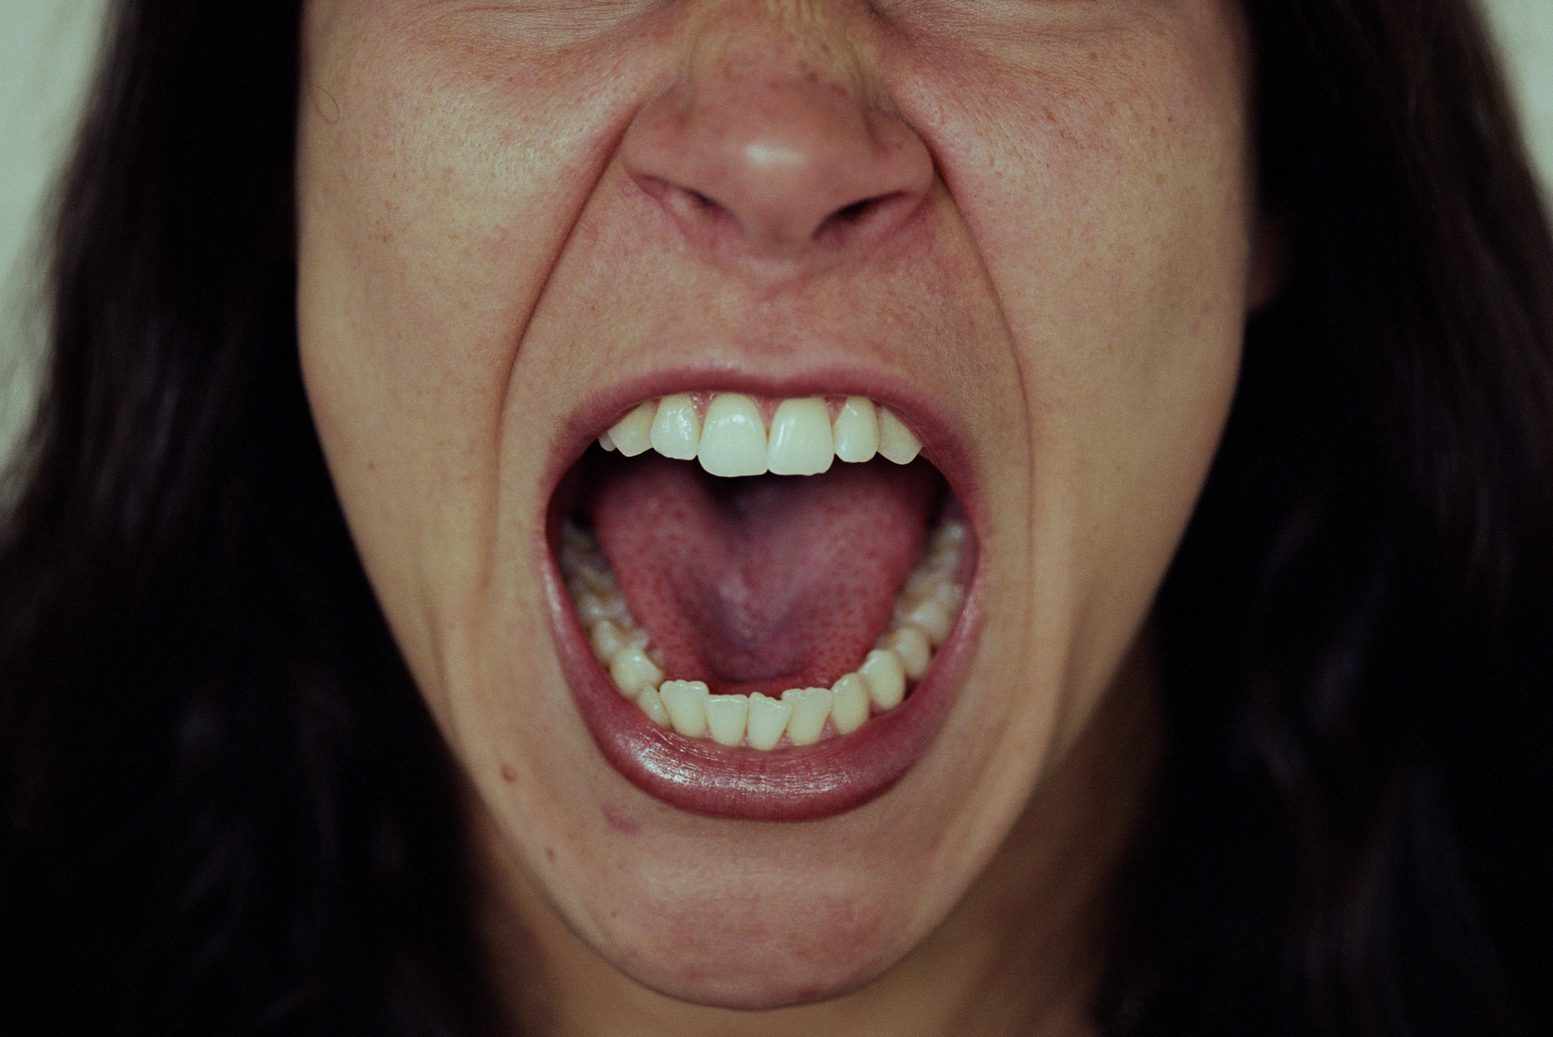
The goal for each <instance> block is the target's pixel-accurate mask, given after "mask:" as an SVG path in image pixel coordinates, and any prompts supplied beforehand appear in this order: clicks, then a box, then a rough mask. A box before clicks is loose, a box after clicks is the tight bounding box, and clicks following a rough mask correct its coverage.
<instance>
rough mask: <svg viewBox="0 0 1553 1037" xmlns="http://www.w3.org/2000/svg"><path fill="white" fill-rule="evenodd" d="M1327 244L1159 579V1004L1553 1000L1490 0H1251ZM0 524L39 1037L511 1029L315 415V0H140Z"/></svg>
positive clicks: (1357, 1021) (85, 156) (1128, 1026)
mask: <svg viewBox="0 0 1553 1037" xmlns="http://www.w3.org/2000/svg"><path fill="white" fill-rule="evenodd" d="M1246 6H1247V9H1248V15H1249V18H1250V21H1251V24H1252V29H1253V34H1254V37H1255V45H1256V56H1257V66H1258V73H1257V82H1258V94H1257V110H1256V126H1257V128H1258V132H1259V137H1260V140H1259V155H1258V158H1259V163H1260V173H1261V186H1262V194H1263V202H1264V205H1265V207H1266V208H1267V210H1268V211H1270V212H1272V213H1275V214H1276V215H1277V216H1278V217H1279V218H1280V220H1281V222H1282V225H1283V226H1284V227H1285V228H1286V233H1287V245H1288V262H1287V270H1286V279H1285V283H1284V285H1283V289H1282V291H1281V292H1280V294H1279V296H1278V298H1277V299H1276V300H1275V301H1274V302H1273V303H1272V304H1271V305H1269V306H1268V307H1267V308H1266V309H1265V310H1264V311H1262V312H1260V313H1259V314H1257V315H1256V317H1255V318H1254V319H1253V321H1252V323H1251V326H1250V327H1249V329H1248V332H1247V344H1246V360H1245V369H1244V375H1243V379H1242V384H1241V386H1240V391H1239V396H1238V399H1237V401H1236V405H1235V410H1234V414H1233V415H1232V419H1231V423H1230V428H1229V430H1228V432H1227V435H1226V439H1225V443H1224V447H1223V449H1222V451H1221V455H1220V457H1219V459H1218V462H1217V464H1216V466H1215V470H1214V473H1213V475H1212V477H1211V479H1210V483H1209V486H1208V487H1207V489H1206V491H1205V494H1204V499H1203V501H1202V504H1201V507H1200V509H1199V512H1198V514H1197V515H1196V517H1195V518H1194V521H1193V524H1192V527H1191V529H1190V531H1189V533H1188V537H1187V542H1186V544H1185V545H1184V546H1183V549H1182V551H1181V553H1180V556H1179V557H1178V559H1177V561H1176V563H1175V566H1174V568H1173V570H1172V572H1171V574H1170V577H1169V579H1168V581H1167V584H1166V587H1165V589H1164V591H1163V593H1162V596H1161V599H1160V602H1159V606H1158V619H1159V624H1160V630H1161V635H1162V637H1161V640H1162V643H1163V649H1164V653H1165V669H1166V701H1165V708H1166V714H1167V723H1168V739H1167V751H1166V759H1165V761H1164V764H1163V766H1162V768H1161V771H1160V774H1159V776H1158V780H1157V783H1156V788H1155V803H1154V807H1153V809H1152V810H1151V811H1150V813H1149V818H1150V821H1149V824H1148V826H1147V828H1146V830H1145V831H1143V832H1141V833H1140V834H1139V837H1138V841H1137V845H1136V847H1135V849H1134V852H1133V854H1132V855H1131V857H1130V859H1129V861H1128V864H1127V867H1126V868H1125V869H1124V872H1123V874H1122V875H1121V876H1119V889H1118V905H1119V914H1118V921H1117V931H1116V934H1115V938H1114V953H1113V954H1112V957H1111V968H1110V974H1109V978H1108V982H1107V986H1106V990H1105V992H1104V995H1103V997H1102V999H1101V1003H1100V1005H1099V1006H1098V1008H1097V1010H1098V1011H1099V1013H1100V1016H1101V1019H1102V1023H1103V1025H1104V1026H1105V1027H1106V1028H1108V1029H1109V1030H1111V1031H1113V1032H1117V1033H1123V1032H1140V1033H1194V1034H1215V1033H1222V1034H1246V1033H1258V1034H1277V1033H1290V1034H1293V1033H1312V1032H1321V1033H1345V1034H1346V1033H1355V1034H1358V1033H1387V1034H1393V1033H1394V1034H1462V1033H1477V1032H1483V1033H1496V1034H1518V1033H1527V1034H1531V1033H1536V1032H1543V1031H1545V1030H1546V1029H1547V1028H1548V1027H1549V1025H1550V1023H1553V1008H1550V1005H1549V1000H1548V999H1549V996H1550V995H1549V989H1550V985H1549V984H1548V983H1547V982H1546V980H1547V977H1548V976H1549V975H1550V974H1553V956H1550V950H1549V936H1548V933H1549V931H1550V930H1553V905H1550V903H1549V898H1550V892H1549V888H1550V887H1549V883H1548V882H1547V876H1548V875H1549V874H1553V860H1550V858H1549V855H1548V851H1547V850H1546V849H1545V848H1543V847H1542V845H1541V841H1539V840H1538V839H1537V838H1536V836H1537V835H1538V834H1541V833H1543V832H1545V830H1546V828H1547V826H1548V821H1547V819H1548V818H1549V817H1553V802H1550V797H1553V781H1550V779H1549V776H1548V768H1547V765H1546V763H1545V760H1546V758H1547V746H1548V744H1549V743H1550V739H1553V723H1550V711H1553V688H1550V677H1553V636H1550V634H1549V631H1553V557H1550V552H1553V529H1550V526H1553V519H1550V516H1553V463H1550V454H1553V247H1550V243H1549V235H1548V230H1547V226H1546V223H1545V220H1544V217H1543V215H1542V210H1541V208H1540V206H1539V203H1538V199H1537V195H1536V191H1535V187H1534V184H1533V182H1532V179H1531V176H1530V174H1529V172H1528V169H1527V163H1526V161H1525V158H1524V156H1523V154H1522V151H1521V147H1520V144H1519V142H1518V141H1519V138H1518V135H1517V133H1516V130H1515V126H1514V123H1513V119H1512V116H1511V113H1510V108H1509V105H1508V104H1507V102H1506V99H1505V97H1504V93H1503V89H1502V87H1501V85H1500V79H1499V76H1498V73H1497V71H1496V69H1495V65H1494V62H1493V60H1492V57H1491V52H1490V49H1489V48H1488V46H1487V45H1486V43H1485V41H1484V39H1483V36H1482V30H1481V28H1480V26H1479V24H1478V22H1477V19H1476V17H1475V15H1474V13H1473V10H1472V9H1471V8H1470V6H1469V5H1468V4H1467V3H1466V2H1465V0H1246ZM114 18H115V23H114V24H115V29H114V31H113V32H112V34H111V42H110V47H109V50H108V53H107V54H106V55H105V59H104V62H103V65H102V70H101V73H100V77H99V80H98V83H97V86H96V89H95V92H94V94H93V97H92V104H91V107H90V109H89V112H88V115H87V119H86V123H85V125H84V127H83V130H82V133H81V137H80V143H79V146H78V149H77V152H76V157H75V160H74V162H73V164H72V166H71V168H70V170H69V172H68V175H67V177H66V178H65V180H64V182H63V185H62V188H61V193H60V195H59V202H58V206H57V212H58V219H57V230H56V233H55V236H54V244H53V282H52V283H53V297H52V298H53V328H52V335H53V351H52V354H51V359H50V365H51V366H50V368H49V372H48V377H47V385H46V392H45V395H44V398H43V401H42V404H41V409H40V412H39V415H38V419H37V422H36V425H35V428H34V430H33V434H32V437H31V439H30V441H29V444H28V449H27V452H26V454H25V456H24V458H23V460H22V463H21V464H20V466H19V467H18V469H17V475H16V480H17V481H16V484H15V485H16V488H17V490H18V496H17V505H16V507H15V510H14V512H13V513H12V514H11V515H10V516H9V519H8V521H7V523H6V524H5V526H4V528H3V531H0V810H3V814H0V820H3V828H0V1030H4V1031H5V1032H8V1033H9V1032H20V1033H26V1032H34V1031H38V1030H44V1031H48V1032H75V1031H86V1032H92V1031H100V1030H112V1031H125V1030H127V1031H131V1032H138V1031H147V1032H157V1033H170V1032H212V1033H213V1032H240V1031H252V1030H283V1031H288V1032H290V1031H298V1030H301V1031H317V1030H322V1031H329V1032H372V1033H423V1032H425V1033H430V1032H472V1031H476V1030H479V1029H481V1028H483V1027H484V1026H485V1025H486V1022H487V1021H488V1017H487V1016H486V1015H485V1003H486V996H487V995H486V989H485V983H484V980H483V978H482V976H481V974H480V967H479V956H478V953H477V951H476V948H475V946H474V940H473V935H472V927H471V925H470V921H469V913H468V906H467V904H466V902H465V901H466V892H465V887H466V881H467V880H466V876H465V872H464V864H463V848H462V842H461V840H462V833H461V832H460V831H459V828H458V823H457V820H456V819H457V817H458V813H459V812H458V809H457V807H456V804H455V802H454V791H453V778H452V776H451V770H450V765H449V762H448V760H447V758H446V755H445V753H444V752H443V750H442V749H441V747H440V744H439V742H438V740H437V738H436V736H435V732H434V731H433V729H432V726H431V724H430V722H429V721H428V719H427V717H426V716H425V711H424V709H423V707H422V706H421V705H420V703H419V700H418V697H417V696H416V694H415V692H414V689H413V687H412V685H411V682H410V680H409V678H408V676H407V675H406V673H405V671H404V668H403V666H402V664H401V663H400V661H399V659H398V656H397V654H396V652H395V650H394V647H393V644H392V641H391V639H390V638H389V636H388V634H387V631H386V629H385V627H384V624H383V622H382V620H381V617H380V616H379V614H378V612H377V609H376V606H375V604H374V602H373V599H372V596H371V593H370V591H369V589H368V587H367V585H366V582H365V580H364V578H363V576H362V574H361V572H360V569H359V566H358V563H357V561H356V559H355V555H354V552H353V550H352V547H351V544H350V540H349V537H348V535H347V533H346V531H345V528H344V524H343V522H342V521H341V518H340V515H339V513H338V509H337V506H336V504H335V501H334V498H333V494H332V490H331V488H330V485H329V481H328V478H327V475H326V473H325V470H324V467H323V464H322V461H321V457H320V455H319V450H318V446H317V443H316V440H315V437H314V435H313V432H312V428H311V424H310V422H309V419H308V416H307V409H306V406H305V402H304V399H303V394H302V389H301V380H300V376H299V373H298V369H297V360H296V348H295V346H296V343H295V333H294V279H295V269H294V266H293V262H292V256H291V234H292V219H293V214H292V200H291V198H292V196H291V189H292V185H291V178H292V151H293V147H294V140H293V137H294V128H295V127H294V107H295V103H296V97H297V94H298V84H297V74H298V68H297V46H298V40H297V32H298V18H299V16H298V4H296V3H284V2H280V0H273V2H265V3H253V4H239V5H216V4H210V3H207V2H200V0H159V2H151V0H120V2H119V3H118V4H117V5H116V7H115V11H114Z"/></svg>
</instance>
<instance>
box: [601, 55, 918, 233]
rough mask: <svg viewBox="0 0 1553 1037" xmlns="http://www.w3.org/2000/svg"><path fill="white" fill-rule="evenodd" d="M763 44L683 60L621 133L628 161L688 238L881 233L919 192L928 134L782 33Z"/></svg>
mask: <svg viewBox="0 0 1553 1037" xmlns="http://www.w3.org/2000/svg"><path fill="white" fill-rule="evenodd" d="M748 42H749V40H748V38H747V37H746V38H745V43H746V44H747V43H748ZM764 50H765V52H764V53H763V54H762V56H760V57H759V58H758V59H757V60H752V59H751V58H750V53H751V50H750V48H749V47H748V46H747V45H746V46H744V47H741V48H739V50H738V52H737V53H736V54H728V53H724V54H722V55H720V58H721V60H716V59H714V60H710V61H705V62H702V63H701V64H699V65H692V66H691V67H690V68H689V69H688V70H687V71H686V72H685V73H684V74H683V75H682V77H681V79H680V80H679V81H678V82H676V83H675V84H674V85H673V86H672V87H671V88H670V89H669V90H667V91H665V92H663V93H661V94H659V95H657V96H656V97H655V98H653V99H652V100H651V101H649V102H648V103H647V104H646V105H645V106H644V107H643V108H642V110H641V111H640V112H639V113H638V114H637V117H636V118H635V119H634V120H633V122H632V123H631V125H630V127H629V128H628V129H627V131H626V135H625V138H624V140H623V141H622V144H621V148H622V158H623V161H624V164H625V168H626V171H627V172H628V173H629V175H630V176H631V177H632V179H633V180H635V182H636V183H637V184H638V185H639V186H641V188H642V189H643V190H644V191H646V192H647V193H648V194H649V195H651V196H652V197H653V198H654V199H656V200H657V201H658V203H659V204H660V205H661V206H662V207H663V208H664V209H665V210H666V211H667V213H668V215H669V216H670V218H671V219H672V220H673V222H674V223H675V224H676V225H677V227H678V228H679V230H680V232H681V233H683V234H684V235H685V236H686V237H687V238H688V239H689V240H690V241H691V242H692V243H693V244H695V245H697V246H701V247H705V248H731V249H733V250H735V251H738V252H741V253H743V254H747V255H755V256H793V255H795V254H800V253H803V252H804V251H806V250H816V249H823V248H826V247H830V248H836V247H845V246H847V245H848V244H851V243H855V242H862V241H868V242H872V243H878V242H879V241H880V240H881V239H882V238H884V237H886V236H888V235H889V234H890V233H891V232H892V231H894V230H895V229H897V228H898V227H899V226H900V225H901V224H902V223H903V222H904V220H905V218H906V217H907V216H908V215H909V214H910V213H911V211H913V210H914V209H915V208H916V206H917V204H918V203H919V202H920V201H921V200H922V198H923V197H924V196H925V195H926V194H927V192H928V189H929V187H930V185H931V183H932V179H933V163H932V158H931V156H930V155H929V153H928V149H927V146H926V144H925V143H924V142H923V141H922V139H921V137H919V136H918V135H917V133H916V132H915V131H914V130H913V129H912V128H911V127H910V126H909V125H907V124H906V122H905V121H904V120H902V119H901V118H900V117H899V116H897V115H895V114H894V113H892V112H888V111H886V110H884V109H883V108H881V107H879V106H878V105H877V104H874V103H872V102H871V101H869V100H867V99H865V98H864V97H863V96H862V91H860V90H859V89H857V88H856V87H855V86H854V85H853V84H852V83H849V82H848V78H849V77H847V76H845V75H842V74H840V73H839V72H834V73H833V72H828V71H827V70H825V69H823V68H817V67H816V66H815V64H814V63H812V62H809V61H806V60H805V59H804V58H803V56H802V55H801V54H799V53H795V52H794V51H795V48H794V47H793V45H792V44H791V42H788V43H787V45H786V48H785V50H784V48H783V47H782V45H781V44H780V43H778V44H774V45H773V46H772V47H768V48H765V49H764Z"/></svg>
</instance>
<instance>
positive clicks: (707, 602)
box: [583, 455, 940, 694]
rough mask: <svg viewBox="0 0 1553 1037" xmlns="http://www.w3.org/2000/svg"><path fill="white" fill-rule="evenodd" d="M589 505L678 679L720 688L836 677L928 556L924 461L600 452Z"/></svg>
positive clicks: (930, 489) (783, 685) (745, 689)
mask: <svg viewBox="0 0 1553 1037" xmlns="http://www.w3.org/2000/svg"><path fill="white" fill-rule="evenodd" d="M585 485H586V486H587V487H588V488H587V489H586V490H585V491H584V501H583V507H584V509H585V512H586V514H587V516H588V518H589V520H590V521H591V523H592V525H593V530H594V534H595V535H596V536H597V537H598V541H599V544H600V546H601V547H602V548H603V550H604V555H605V557H606V558H607V559H608V560H609V564H610V567H611V568H612V569H613V570H614V572H615V577H616V579H617V580H619V582H620V587H621V589H622V590H623V591H624V592H625V596H626V601H627V602H628V603H629V605H630V607H631V614H632V615H633V616H635V617H636V620H637V622H638V623H640V624H641V625H642V626H643V627H645V628H646V630H647V632H648V634H649V635H651V637H652V640H653V643H654V644H655V645H657V646H658V647H659V648H660V649H662V651H663V653H664V658H665V662H666V666H665V669H666V671H667V675H668V676H669V677H670V678H680V679H685V680H704V681H706V682H708V683H709V684H710V685H711V686H712V691H713V692H714V693H728V692H742V693H746V694H747V693H750V692H755V691H763V692H766V693H767V694H773V693H775V694H780V693H781V692H782V691H783V690H785V689H787V688H791V687H805V686H811V685H819V686H829V685H830V684H831V683H832V682H834V681H835V680H836V679H837V678H838V677H840V676H841V675H842V674H845V673H847V672H849V671H851V670H853V669H855V668H856V667H857V665H858V663H860V662H861V661H862V659H863V657H864V656H865V655H866V654H867V653H868V650H869V649H870V648H872V647H873V645H874V639H875V638H876V637H878V635H879V632H880V631H881V630H883V629H884V626H885V624H886V623H887V622H888V620H889V618H890V610H891V607H892V605H893V599H894V595H895V591H896V589H897V588H898V587H899V586H900V584H901V583H902V581H904V580H905V578H906V576H907V575H908V574H909V573H910V572H911V569H912V567H913V566H914V565H915V564H916V562H917V559H918V558H920V557H921V554H922V545H923V539H924V537H925V535H926V532H927V525H928V522H929V520H930V519H931V518H932V517H933V516H934V514H935V513H936V511H937V507H938V503H939V500H938V491H939V485H940V484H939V480H938V476H937V474H936V473H935V472H934V471H933V470H932V468H930V467H929V466H927V465H926V464H924V463H921V462H918V463H915V464H911V465H907V466H904V467H902V466H897V465H893V464H889V463H887V462H881V461H874V462H871V463H869V464H836V465H835V466H834V467H832V468H831V470H830V471H829V472H827V473H825V474H824V475H819V476H809V477H804V478H794V477H783V476H774V475H767V476H759V477H755V478H746V479H717V478H714V477H712V476H708V475H706V474H705V473H703V472H702V471H701V470H700V468H698V467H697V466H696V465H695V463H694V462H685V461H671V460H668V459H666V458H662V457H658V456H656V455H644V456H641V457H637V458H633V459H630V460H624V459H622V458H619V457H617V456H609V457H606V458H602V459H599V461H598V463H597V465H596V467H594V468H592V469H590V470H589V471H588V473H587V474H586V475H585Z"/></svg>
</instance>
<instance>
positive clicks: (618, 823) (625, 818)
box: [604, 807, 642, 835]
mask: <svg viewBox="0 0 1553 1037" xmlns="http://www.w3.org/2000/svg"><path fill="white" fill-rule="evenodd" d="M604 820H606V821H608V822H609V827H611V828H613V829H614V830H615V831H617V832H620V833H621V834H623V835H637V834H638V833H640V832H641V830H642V823H641V822H640V821H638V820H637V819H636V818H634V817H632V816H631V815H630V814H626V813H622V812H621V811H619V810H616V809H615V808H614V807H604Z"/></svg>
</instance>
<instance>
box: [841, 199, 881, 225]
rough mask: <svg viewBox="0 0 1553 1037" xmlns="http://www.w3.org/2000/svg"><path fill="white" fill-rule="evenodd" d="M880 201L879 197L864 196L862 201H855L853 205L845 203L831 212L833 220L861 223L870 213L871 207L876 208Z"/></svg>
mask: <svg viewBox="0 0 1553 1037" xmlns="http://www.w3.org/2000/svg"><path fill="white" fill-rule="evenodd" d="M879 201H880V199H877V198H864V199H863V200H862V201H859V202H853V203H852V204H851V205H843V206H842V207H841V208H839V209H837V210H836V211H835V212H833V213H831V216H830V219H831V222H832V223H841V224H854V223H861V222H862V220H863V217H864V216H866V215H867V214H868V211H869V210H870V209H873V208H875V207H876V206H877V204H878V202H879Z"/></svg>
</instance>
